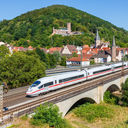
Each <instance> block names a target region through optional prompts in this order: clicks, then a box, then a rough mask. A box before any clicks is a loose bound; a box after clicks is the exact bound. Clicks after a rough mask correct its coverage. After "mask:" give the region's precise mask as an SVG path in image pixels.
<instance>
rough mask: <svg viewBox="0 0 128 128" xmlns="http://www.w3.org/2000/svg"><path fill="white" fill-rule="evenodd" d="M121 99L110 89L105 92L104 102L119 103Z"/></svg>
mask: <svg viewBox="0 0 128 128" xmlns="http://www.w3.org/2000/svg"><path fill="white" fill-rule="evenodd" d="M118 101H119V99H118V98H117V97H115V96H113V95H112V94H111V92H110V91H106V92H105V93H104V102H105V103H109V104H117V103H118Z"/></svg>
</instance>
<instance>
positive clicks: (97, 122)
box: [65, 103, 128, 128]
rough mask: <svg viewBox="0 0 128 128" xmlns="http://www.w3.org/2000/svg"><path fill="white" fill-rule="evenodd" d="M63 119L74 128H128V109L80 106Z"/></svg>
mask: <svg viewBox="0 0 128 128" xmlns="http://www.w3.org/2000/svg"><path fill="white" fill-rule="evenodd" d="M103 107H104V108H103ZM85 108H86V109H87V110H85ZM101 110H102V112H103V113H101ZM96 114H98V115H96ZM87 116H89V117H87ZM65 118H66V119H67V120H69V121H70V123H71V124H72V125H73V126H74V127H75V128H128V108H127V107H121V106H117V105H110V104H105V103H101V104H99V105H98V104H92V105H90V104H88V106H87V104H86V105H82V106H80V107H78V108H75V109H74V110H72V111H71V112H70V113H69V114H67V116H66V117H65Z"/></svg>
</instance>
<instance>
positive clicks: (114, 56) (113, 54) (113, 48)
mask: <svg viewBox="0 0 128 128" xmlns="http://www.w3.org/2000/svg"><path fill="white" fill-rule="evenodd" d="M115 61H116V42H115V36H113V42H112V62H115Z"/></svg>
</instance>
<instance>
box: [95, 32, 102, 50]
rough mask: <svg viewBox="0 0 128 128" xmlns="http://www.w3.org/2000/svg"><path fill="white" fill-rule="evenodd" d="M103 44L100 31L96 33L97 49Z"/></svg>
mask: <svg viewBox="0 0 128 128" xmlns="http://www.w3.org/2000/svg"><path fill="white" fill-rule="evenodd" d="M100 44H101V41H100V36H99V32H98V30H97V31H96V41H95V48H97V47H98V46H99V45H100Z"/></svg>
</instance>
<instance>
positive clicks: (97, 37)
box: [96, 29, 100, 41]
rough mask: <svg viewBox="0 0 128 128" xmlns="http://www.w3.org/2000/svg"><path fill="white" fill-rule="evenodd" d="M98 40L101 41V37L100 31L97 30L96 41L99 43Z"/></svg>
mask: <svg viewBox="0 0 128 128" xmlns="http://www.w3.org/2000/svg"><path fill="white" fill-rule="evenodd" d="M97 40H100V36H99V32H98V29H97V30H96V41H97Z"/></svg>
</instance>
